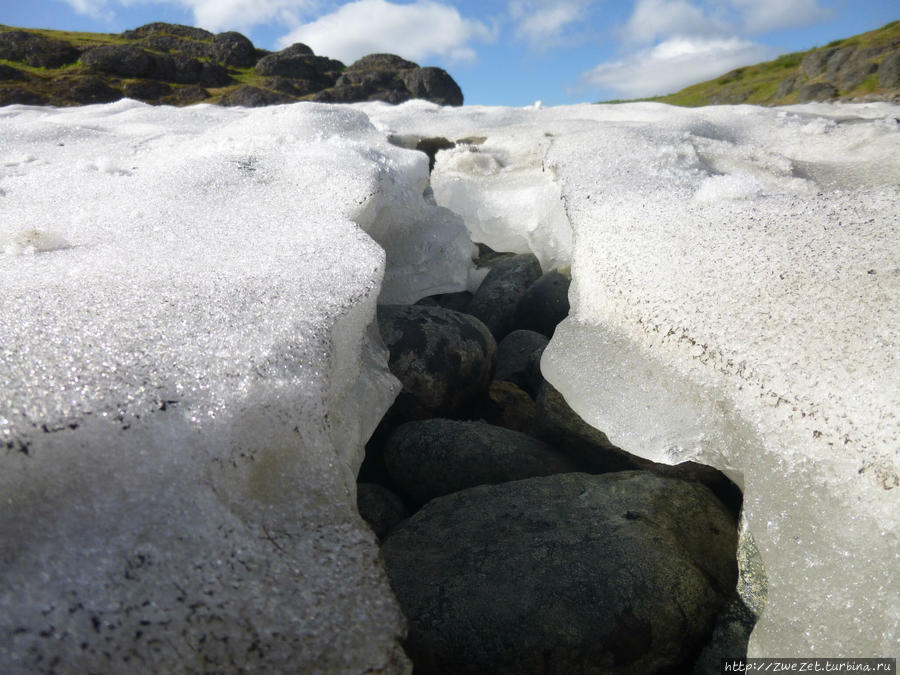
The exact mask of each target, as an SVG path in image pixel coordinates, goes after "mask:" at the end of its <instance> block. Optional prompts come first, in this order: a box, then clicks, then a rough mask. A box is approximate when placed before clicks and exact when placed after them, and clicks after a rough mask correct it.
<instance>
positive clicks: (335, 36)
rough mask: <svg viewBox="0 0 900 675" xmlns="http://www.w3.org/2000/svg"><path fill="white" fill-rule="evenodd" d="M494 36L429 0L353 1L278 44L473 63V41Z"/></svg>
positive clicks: (354, 55) (348, 54) (337, 53)
mask: <svg viewBox="0 0 900 675" xmlns="http://www.w3.org/2000/svg"><path fill="white" fill-rule="evenodd" d="M493 39H494V32H493V31H492V30H491V29H490V28H488V27H487V26H486V25H485V24H483V23H481V22H480V21H475V20H472V19H466V18H464V17H462V16H461V15H460V13H459V11H458V10H457V9H456V8H455V7H452V6H450V5H446V4H443V3H440V2H434V1H433V0H418V1H417V2H414V3H412V4H408V5H398V4H394V3H392V2H387V0H356V1H355V2H350V3H347V4H345V5H343V6H341V7H340V8H339V9H337V11H335V12H332V13H331V14H326V15H325V16H321V17H319V18H318V19H317V20H315V21H313V22H311V23H307V24H304V25H302V26H299V27H298V28H297V29H295V30H293V31H291V32H290V33H289V34H288V35H286V36H284V37H283V38H281V39H280V40H279V42H280V43H281V45H282V46H287V45H289V44H291V43H294V42H303V43H305V44H307V45H309V46H310V47H312V48H313V50H314V51H315V52H316V53H317V54H327V55H328V56H331V57H334V58H337V59H340V60H342V61H344V62H345V63H351V62H353V61H355V60H356V59H358V58H359V57H360V56H364V55H366V54H371V53H373V52H390V53H393V54H399V55H400V56H403V57H405V58H408V59H412V60H413V61H421V60H423V59H426V58H428V57H430V56H444V57H447V58H450V59H453V60H461V61H471V60H474V59H475V50H474V49H473V48H472V47H471V43H472V42H474V41H481V42H489V41H491V40H493Z"/></svg>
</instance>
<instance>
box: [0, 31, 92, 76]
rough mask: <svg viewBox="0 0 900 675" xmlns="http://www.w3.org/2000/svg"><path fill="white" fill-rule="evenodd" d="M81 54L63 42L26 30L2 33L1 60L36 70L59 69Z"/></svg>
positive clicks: (0, 43) (0, 37)
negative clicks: (25, 65)
mask: <svg viewBox="0 0 900 675" xmlns="http://www.w3.org/2000/svg"><path fill="white" fill-rule="evenodd" d="M80 53H81V52H79V51H78V50H77V49H75V48H74V47H73V46H72V45H70V44H68V43H67V42H63V41H62V40H56V39H53V38H48V37H44V36H43V35H37V34H35V33H29V32H27V31H24V30H7V31H3V32H0V59H6V60H7V61H22V62H24V63H27V64H28V65H29V66H32V67H34V68H59V67H60V66H64V65H66V64H67V63H73V62H74V61H76V60H78V56H79V55H80Z"/></svg>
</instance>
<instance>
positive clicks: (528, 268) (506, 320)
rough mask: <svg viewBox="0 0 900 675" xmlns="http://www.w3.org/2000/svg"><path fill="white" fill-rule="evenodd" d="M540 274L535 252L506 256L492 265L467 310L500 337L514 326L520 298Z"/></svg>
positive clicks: (496, 337) (495, 336) (495, 335)
mask: <svg viewBox="0 0 900 675" xmlns="http://www.w3.org/2000/svg"><path fill="white" fill-rule="evenodd" d="M540 276H541V264H540V262H538V259H537V258H536V257H535V256H534V255H532V254H530V253H524V254H521V255H514V256H510V257H508V258H505V259H503V260H501V261H500V262H498V263H496V264H495V265H494V266H493V267H491V271H490V272H488V274H487V276H486V277H485V278H484V281H482V282H481V286H479V287H478V290H477V291H475V296H474V297H473V298H472V302H470V303H469V307H468V308H467V311H468V312H469V314H471V315H472V316H476V317H478V318H479V319H480V320H481V321H482V322H484V325H486V326H487V327H488V328H489V329H490V331H491V333H492V334H493V335H494V338H495V339H496V340H498V341H499V340H502V339H503V338H504V337H506V335H507V333H509V332H510V331H511V330H513V328H514V327H515V326H514V320H515V313H516V306H517V305H518V303H519V300H520V299H521V298H522V296H523V295H524V294H525V291H527V290H528V287H529V286H531V284H533V283H534V282H535V281H537V280H538V279H539V278H540Z"/></svg>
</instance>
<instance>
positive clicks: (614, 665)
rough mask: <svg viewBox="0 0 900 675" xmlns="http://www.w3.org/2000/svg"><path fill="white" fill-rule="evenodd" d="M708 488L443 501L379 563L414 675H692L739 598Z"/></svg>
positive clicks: (616, 480)
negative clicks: (719, 620) (722, 613)
mask: <svg viewBox="0 0 900 675" xmlns="http://www.w3.org/2000/svg"><path fill="white" fill-rule="evenodd" d="M736 543H737V532H736V524H735V521H734V519H733V518H732V517H731V515H730V514H729V513H728V511H727V510H726V509H725V508H724V507H723V506H722V505H721V503H720V502H719V501H718V500H717V499H716V498H715V497H714V496H713V495H712V494H711V493H710V492H709V490H707V489H706V488H705V487H703V486H702V485H698V484H695V483H686V482H683V481H678V480H673V479H667V478H661V477H659V476H656V475H653V474H651V473H647V472H642V471H633V472H622V473H615V474H605V475H602V476H589V475H587V474H577V473H569V474H560V475H555V476H546V477H540V478H530V479H527V480H522V481H516V482H513V483H505V484H502V485H489V486H481V487H476V488H471V489H469V490H464V491H462V492H457V493H455V494H452V495H448V496H446V497H440V498H438V499H434V500H432V501H431V502H429V503H428V504H426V505H425V507H423V508H422V509H421V510H420V511H419V512H418V513H416V514H415V515H413V516H412V517H411V518H410V519H409V520H407V521H405V522H404V523H403V524H401V525H400V526H398V527H397V528H396V529H394V530H393V532H391V534H390V535H389V536H388V538H387V540H386V541H385V542H384V546H383V553H384V558H385V562H386V565H387V571H388V576H389V578H390V580H391V585H392V587H393V589H394V592H395V593H396V595H397V598H398V600H399V601H400V605H401V607H402V608H403V611H404V614H405V615H406V617H407V619H408V621H409V636H408V638H407V641H406V645H405V646H406V650H407V653H408V654H409V655H410V657H411V658H412V660H413V663H414V665H415V669H416V672H417V673H420V672H421V673H448V674H449V673H453V674H454V675H465V674H474V673H479V674H480V673H517V674H520V675H530V674H535V675H536V674H538V673H540V674H544V673H610V674H625V673H629V674H638V673H658V672H687V671H688V670H689V668H690V665H691V662H692V660H693V658H694V657H695V656H696V654H697V653H698V651H699V649H700V648H701V647H702V645H703V643H704V641H705V640H706V638H707V637H708V636H709V634H710V631H711V629H712V626H713V622H714V620H715V617H716V615H717V613H718V612H719V610H720V608H721V607H722V606H723V604H724V603H725V601H726V599H727V598H728V596H729V595H730V594H731V593H732V591H733V590H734V588H735V583H736V578H737V569H736V563H735V548H736Z"/></svg>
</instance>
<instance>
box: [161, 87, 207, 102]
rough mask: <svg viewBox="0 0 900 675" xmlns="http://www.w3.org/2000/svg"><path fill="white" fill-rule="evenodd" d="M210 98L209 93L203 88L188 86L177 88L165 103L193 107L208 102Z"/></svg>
mask: <svg viewBox="0 0 900 675" xmlns="http://www.w3.org/2000/svg"><path fill="white" fill-rule="evenodd" d="M208 98H209V92H208V91H206V89H204V88H203V87H196V86H191V85H188V86H184V87H176V88H175V91H174V92H173V93H172V94H171V95H170V96H167V97H166V98H165V100H164V102H165V103H168V104H170V105H191V104H193V103H200V102H202V101H206V100H207V99H208Z"/></svg>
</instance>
